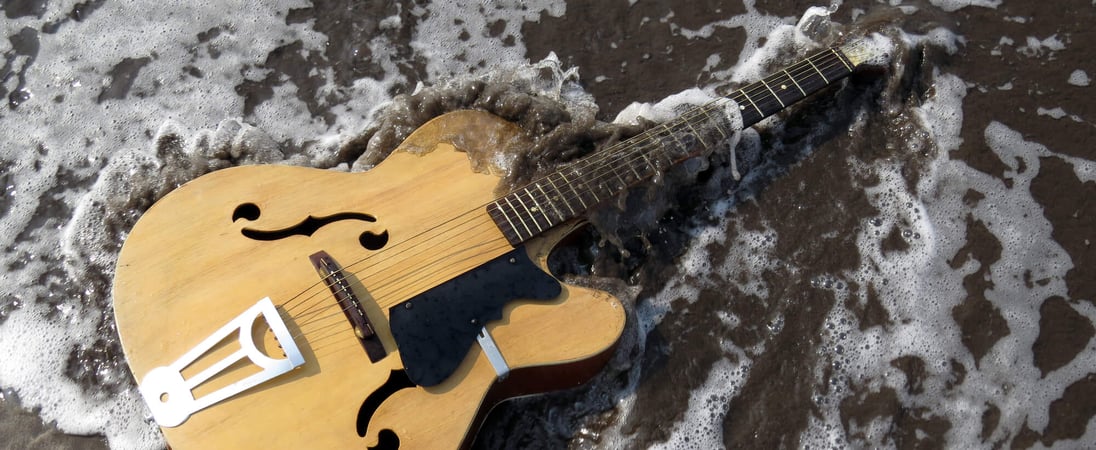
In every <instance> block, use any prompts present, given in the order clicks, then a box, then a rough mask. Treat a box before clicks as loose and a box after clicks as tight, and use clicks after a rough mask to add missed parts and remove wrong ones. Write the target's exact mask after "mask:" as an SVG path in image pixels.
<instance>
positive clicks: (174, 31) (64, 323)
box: [0, 0, 579, 449]
mask: <svg viewBox="0 0 1096 450" xmlns="http://www.w3.org/2000/svg"><path fill="white" fill-rule="evenodd" d="M77 3H78V1H77V0H67V1H59V2H49V3H48V8H47V10H46V12H45V13H44V14H43V16H42V17H22V18H18V19H12V20H8V21H6V22H5V25H10V26H11V27H13V28H12V29H22V28H23V27H30V28H31V29H36V30H37V29H41V28H42V26H43V25H44V24H45V23H47V22H52V21H59V20H67V19H68V15H69V13H70V12H71V11H72V10H73V8H74V7H75V6H76V4H77ZM478 5H479V3H478V2H464V3H462V4H460V5H457V4H452V3H447V2H433V4H431V5H430V8H431V10H430V11H427V10H421V11H418V13H419V16H420V17H421V16H423V15H424V14H426V13H429V14H427V15H426V16H425V19H424V20H423V22H422V23H421V24H419V26H418V27H417V28H416V29H415V35H414V36H415V38H414V42H412V45H413V46H415V47H416V48H417V49H419V50H421V52H420V53H419V56H421V57H423V58H424V59H425V63H426V65H427V67H428V70H429V72H430V74H431V78H430V79H428V80H427V81H436V80H437V77H441V76H447V75H448V74H449V73H466V72H467V71H468V70H475V71H479V72H483V71H485V70H489V69H494V68H495V66H496V64H499V63H509V64H520V63H522V62H524V52H525V47H524V43H523V42H522V40H521V35H520V27H521V24H522V23H523V22H524V21H526V20H536V19H537V18H539V17H540V15H541V14H549V15H555V16H559V15H561V14H562V13H563V11H564V9H563V8H564V4H563V2H559V1H544V2H533V3H530V2H513V4H492V5H490V6H489V7H487V6H485V8H488V9H487V10H486V11H485V12H483V13H480V12H477V10H476V7H477V6H478ZM309 6H311V5H310V4H309V3H308V2H306V1H289V2H281V3H278V4H276V5H271V4H267V3H263V2H255V1H246V0H233V1H229V2H208V1H200V2H191V3H162V2H143V1H139V2H105V3H103V4H102V5H101V6H100V7H98V9H96V10H95V11H94V12H93V13H92V14H90V15H88V16H87V17H86V18H85V19H84V20H82V21H73V20H67V21H66V22H65V23H63V24H62V25H61V26H60V27H59V28H58V30H57V32H55V33H51V34H46V33H41V34H39V35H38V36H37V37H38V40H39V43H40V50H39V53H38V57H37V59H36V60H35V61H34V62H33V63H32V64H29V65H28V67H27V71H26V80H27V85H26V88H25V89H26V90H27V91H28V93H29V95H30V100H28V101H26V102H24V103H23V104H21V105H20V106H19V107H18V108H15V109H5V112H4V113H3V116H4V117H3V121H4V123H5V126H4V127H0V161H4V162H5V163H6V164H9V165H8V166H7V167H6V168H5V172H6V174H9V173H10V176H11V178H10V186H5V187H4V189H5V192H4V195H5V196H6V197H7V199H6V200H8V201H10V205H9V207H8V208H7V210H6V211H5V212H4V213H2V214H0V248H4V249H6V251H5V252H4V253H3V254H2V255H0V264H3V265H4V266H5V267H17V269H14V270H12V271H10V272H8V273H6V274H5V278H4V279H5V283H2V284H0V297H3V298H10V299H14V300H15V301H16V302H17V304H18V305H20V306H19V308H17V309H16V310H15V311H13V312H12V313H11V314H10V317H8V318H7V320H6V321H5V322H4V323H3V324H0V353H2V354H4V355H5V356H4V362H3V364H0V387H4V388H11V389H13V390H14V391H15V392H16V393H17V394H18V396H19V398H20V399H21V401H22V403H23V404H24V406H26V407H28V408H40V415H41V417H42V418H43V420H45V421H47V422H54V423H56V424H57V426H58V427H59V428H61V429H62V430H64V431H67V432H72V433H101V434H104V435H105V436H106V437H107V439H108V440H109V441H110V444H111V446H113V447H115V448H127V449H128V448H158V447H162V446H163V442H162V438H161V437H160V435H159V433H158V431H157V430H156V427H155V426H154V425H153V424H151V423H150V422H149V421H148V419H147V417H148V413H147V411H146V410H145V407H144V404H143V403H142V402H141V400H140V397H139V396H137V395H134V393H133V392H130V391H125V392H121V393H119V394H117V395H107V394H106V393H104V392H95V391H87V392H86V391H84V390H83V389H82V388H81V387H79V386H77V385H76V384H75V383H74V382H72V381H71V380H69V379H68V378H67V377H66V376H65V368H66V364H67V358H68V356H69V354H70V353H71V352H72V351H73V350H74V349H76V348H80V347H81V346H86V345H89V344H90V343H92V342H95V340H96V339H97V337H99V335H100V333H101V330H97V329H96V323H97V318H98V317H99V312H98V311H93V310H86V311H85V310H84V308H88V306H86V300H83V299H81V298H77V297H76V296H75V294H74V293H79V292H80V289H79V288H78V287H74V288H73V289H71V290H67V291H64V292H55V291H52V290H51V288H50V287H49V286H46V285H43V284H42V283H40V282H39V279H40V278H42V277H43V276H45V274H49V273H51V271H54V270H56V269H57V268H58V267H64V270H65V276H66V277H67V280H68V281H69V284H73V285H74V286H79V283H80V280H83V279H85V277H87V276H88V273H89V272H90V273H97V274H101V275H104V276H107V277H109V276H110V274H111V273H113V259H114V257H115V254H116V252H117V249H116V248H113V247H112V246H113V245H116V242H117V237H116V236H109V235H107V233H109V232H110V231H109V230H106V229H104V228H105V227H104V225H103V220H104V218H105V217H106V214H107V212H106V211H107V210H108V209H115V210H118V209H122V210H125V209H129V208H132V207H133V206H126V207H122V206H119V205H124V204H125V202H126V201H128V200H130V196H132V195H143V194H147V193H149V192H155V191H160V190H165V189H167V188H169V187H170V186H166V185H165V184H166V183H169V182H170V181H169V179H174V180H177V181H178V182H181V181H185V180H186V179H188V178H191V177H193V176H197V175H199V174H200V173H201V171H203V170H208V167H209V166H210V165H211V164H212V165H216V164H218V163H217V161H218V159H219V158H228V157H229V156H231V157H232V158H234V159H236V160H237V161H243V162H251V163H258V162H275V161H277V162H286V163H292V164H301V165H313V166H321V167H330V166H333V165H334V160H333V158H334V156H335V154H336V152H335V151H334V150H335V149H337V148H339V147H340V146H341V145H342V144H344V143H346V142H347V141H348V140H350V139H353V138H354V134H353V133H354V132H356V131H358V130H360V129H362V128H363V124H364V123H366V122H367V121H368V120H369V119H370V118H371V117H372V114H373V112H374V111H375V110H376V108H377V107H378V106H380V105H381V104H382V103H384V102H386V101H388V100H389V99H390V95H389V92H391V91H392V88H393V87H394V86H396V84H397V83H400V82H405V81H406V80H405V79H404V78H403V76H402V75H401V74H400V73H399V67H398V66H397V64H396V63H395V59H396V58H397V55H395V54H394V50H393V48H394V47H393V46H392V45H391V44H392V43H391V42H389V41H388V39H387V37H385V36H384V35H383V34H382V35H379V36H378V37H375V38H373V39H372V40H371V41H370V42H369V43H368V46H369V49H370V51H371V52H372V56H371V61H372V62H373V63H375V64H376V65H378V66H379V67H380V68H381V72H382V74H381V76H379V77H377V78H378V79H375V78H373V77H363V78H361V79H358V80H356V81H354V83H353V84H352V85H351V86H337V85H336V84H335V82H334V78H335V75H334V72H333V71H332V70H331V69H330V68H318V69H315V70H313V71H312V73H310V74H309V76H310V77H311V78H312V79H313V80H318V81H320V83H321V86H320V87H319V92H318V93H317V95H316V97H317V98H315V99H314V100H315V101H316V103H317V104H318V105H320V106H321V107H324V108H327V109H328V111H330V112H331V113H332V114H331V117H334V123H331V124H329V123H325V122H324V121H323V120H320V119H317V118H314V117H312V116H311V114H309V112H308V108H307V105H305V103H304V101H302V100H301V99H300V97H299V96H300V95H301V93H300V92H299V91H298V88H297V86H296V85H294V83H293V82H284V83H274V85H273V86H272V94H273V95H272V97H271V98H270V99H268V100H266V101H264V102H261V103H259V104H258V106H257V107H256V108H255V111H254V113H253V114H252V115H251V116H249V117H248V119H247V120H248V121H249V122H250V124H247V123H244V122H243V120H242V119H234V118H235V117H238V116H240V115H241V114H242V111H243V102H244V100H243V97H241V96H240V95H239V94H238V93H237V92H236V91H235V87H236V86H238V85H240V84H242V83H243V82H245V81H248V80H250V81H259V80H262V79H264V78H265V77H266V76H268V75H269V74H271V73H273V72H272V69H270V68H266V67H264V65H265V61H266V59H267V57H268V55H269V54H270V53H271V52H272V51H273V50H274V49H276V48H278V47H280V46H283V45H286V44H288V43H292V42H295V41H301V42H302V50H301V52H302V56H308V55H314V54H316V53H320V52H323V50H324V48H325V46H326V45H327V40H328V38H327V36H325V35H324V34H322V33H319V32H317V31H315V30H314V29H313V28H312V27H313V26H314V25H315V23H314V22H313V21H309V22H307V23H298V24H292V25H287V24H286V23H285V17H286V15H287V14H288V11H289V10H290V9H293V8H303V7H309ZM256 11H262V13H256ZM460 17H464V18H465V19H466V26H465V27H466V28H467V29H468V30H470V31H471V35H472V36H471V39H470V40H469V41H468V42H460V41H459V40H458V39H457V38H456V37H457V35H458V34H459V33H460V31H461V30H462V27H459V26H457V25H455V24H454V23H453V19H454V18H460ZM495 20H502V21H504V22H505V31H504V32H503V33H502V34H501V35H500V36H497V37H488V36H482V35H481V34H479V33H478V31H479V30H483V29H486V25H487V24H489V23H493V21H495ZM401 24H402V21H401V20H400V18H399V17H398V16H393V17H389V18H385V19H383V20H381V22H380V25H379V26H380V27H382V28H385V27H388V28H391V27H398V26H400V25H401ZM213 28H217V29H218V30H219V32H218V33H209V34H208V35H209V36H210V38H209V40H208V41H207V42H199V40H198V38H197V37H196V36H197V34H198V33H202V32H205V31H207V30H211V29H213ZM103 30H109V32H105V31H103ZM508 36H513V38H514V39H513V41H512V42H513V45H512V46H509V47H508V46H506V45H504V44H503V43H502V40H503V39H505V38H507V37H508ZM2 41H3V42H2V43H0V46H2V47H3V50H5V51H6V50H10V45H9V42H8V41H7V40H6V39H5V40H2ZM447 43H457V44H452V45H450V44H447ZM455 45H459V46H460V47H461V48H462V49H468V51H469V52H470V53H469V54H468V58H467V63H465V64H458V63H457V62H455V61H454V60H453V59H452V58H451V56H453V55H454V54H455V52H454V51H453V48H454V46H455ZM125 58H131V59H140V58H148V59H147V62H145V63H144V65H143V66H142V67H141V68H140V70H139V71H136V72H135V76H134V77H133V83H132V86H131V87H130V89H129V90H128V92H126V93H125V97H124V98H108V97H103V98H100V93H101V92H103V90H104V89H105V88H107V87H108V86H110V85H111V83H112V77H111V71H112V70H113V69H114V68H115V65H117V64H118V63H119V62H121V61H122V60H123V59H125ZM481 60H483V61H486V66H487V67H486V68H482V67H480V66H479V65H478V64H479V62H480V61H481ZM28 63H29V60H28V59H27V58H22V57H20V58H19V59H17V61H16V69H21V68H22V66H23V65H27V64H28ZM187 66H193V67H194V68H195V69H197V70H198V71H200V72H201V76H200V77H199V76H196V75H191V74H187V72H186V71H185V70H184V68H185V67H187ZM530 70H533V69H530ZM192 73H196V72H192ZM283 81H284V80H283ZM5 86H6V87H13V85H10V84H5ZM119 94H121V92H120V91H119ZM557 94H558V95H562V96H564V97H568V98H573V97H575V96H576V95H579V94H576V93H574V92H573V88H571V87H567V88H566V89H562V90H560V91H559V92H557ZM331 98H334V99H335V100H334V101H335V104H331V101H330V100H329V99H331ZM184 124H185V125H184ZM165 136H177V138H178V139H180V140H182V141H183V142H182V143H181V145H179V146H177V147H172V148H174V150H170V152H175V153H172V154H170V155H164V154H160V153H159V150H158V149H157V148H156V147H155V143H156V141H157V140H159V139H161V137H165ZM281 142H288V143H290V144H295V145H297V146H298V148H300V150H301V151H299V152H295V153H294V154H292V155H291V156H290V159H288V160H285V159H284V156H283V155H282V153H281V145H280V144H279V143H281ZM173 164H175V165H173ZM176 165H180V166H176ZM184 166H186V167H184ZM190 166H193V168H188V167H190ZM342 169H343V170H346V169H347V167H345V165H344V166H343V167H342ZM160 170H164V171H166V172H164V173H160V172H159V171H160ZM165 174H170V176H166V177H165V176H164V175H165ZM43 202H56V203H57V204H59V205H63V206H67V207H69V208H71V211H67V210H58V208H56V207H50V208H40V205H41V204H42V203H43ZM47 204H49V203H47ZM83 295H84V296H90V297H93V298H99V299H101V296H103V295H106V294H105V293H102V292H85V293H84V294H83ZM68 297H72V298H68ZM36 299H50V301H51V302H53V303H55V304H58V305H59V306H58V307H57V308H56V310H54V309H51V308H47V307H45V306H44V305H45V303H39V302H37V301H36ZM111 370H114V371H113V372H104V373H102V374H98V376H100V377H102V378H104V379H107V380H108V381H109V380H110V379H116V378H118V377H126V376H128V375H126V369H125V368H124V367H116V368H114V369H111Z"/></svg>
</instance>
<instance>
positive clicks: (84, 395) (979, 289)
mask: <svg viewBox="0 0 1096 450" xmlns="http://www.w3.org/2000/svg"><path fill="white" fill-rule="evenodd" d="M3 13H4V17H2V18H0V24H2V25H0V30H2V31H3V33H2V34H3V35H4V39H0V55H3V56H2V57H0V60H2V61H3V63H2V65H0V94H2V97H3V98H5V99H6V100H7V104H6V106H5V107H3V108H0V136H2V138H0V181H2V183H0V187H2V188H3V191H2V192H0V261H2V263H3V272H2V273H3V280H4V283H2V285H0V388H2V389H3V391H2V392H3V398H2V399H0V436H3V439H0V440H2V441H4V444H3V445H0V448H5V449H7V448H11V449H15V448H81V449H93V448H108V447H109V448H119V449H121V448H127V449H128V448H163V447H164V446H165V445H166V444H165V442H164V440H163V437H162V435H161V434H160V431H159V429H158V427H157V426H156V425H155V423H154V422H153V421H152V419H151V416H150V413H149V410H148V409H147V407H146V406H145V405H144V403H143V400H142V398H141V395H140V394H139V393H138V392H137V387H136V386H137V382H136V380H135V377H134V375H133V374H132V373H130V371H129V369H128V366H127V365H126V359H125V354H124V352H123V350H122V344H121V343H120V342H119V340H118V331H117V329H116V327H115V323H114V318H113V307H112V305H113V303H112V301H113V299H112V279H113V275H114V273H115V263H116V261H117V258H118V253H119V251H120V249H121V246H122V245H123V242H125V238H126V237H127V235H128V232H129V230H130V229H131V228H132V227H133V225H134V223H135V222H136V221H137V220H138V218H139V217H140V215H141V214H142V213H143V212H144V211H145V210H147V209H148V207H149V206H150V205H151V204H152V203H153V202H155V201H156V200H158V199H159V198H161V197H163V196H164V195H165V194H166V193H167V192H170V191H171V190H172V189H174V188H175V187H177V186H179V185H181V184H183V183H185V182H187V181H189V180H192V179H194V178H196V177H198V176H201V175H203V174H206V173H209V172H212V171H216V170H219V169H223V168H226V167H230V166H235V165H249V164H266V163H275V164H286V165H296V166H308V167H316V168H321V169H328V170H332V171H340V172H364V171H368V170H370V169H371V168H373V167H374V166H375V165H376V164H377V163H379V162H380V161H381V160H383V159H384V158H385V157H386V155H387V154H388V152H390V151H391V150H392V149H393V148H394V147H395V145H396V144H398V143H399V141H400V140H402V138H403V137H405V136H406V135H407V134H408V133H409V132H410V131H411V130H413V129H414V128H415V127H417V126H419V125H421V124H422V123H424V122H425V121H426V120H427V119H429V118H431V117H433V116H435V115H437V114H440V113H441V112H444V111H446V110H450V109H461V108H478V109H483V110H487V111H489V112H492V113H495V114H498V115H502V116H504V117H507V118H508V119H509V120H512V121H514V122H516V123H518V124H519V125H520V126H522V127H523V129H524V130H525V131H526V132H527V133H528V135H529V136H530V139H531V141H532V142H536V143H537V145H536V146H535V147H534V148H523V149H509V150H507V152H512V153H507V154H505V155H504V157H500V158H499V159H498V160H499V161H503V163H500V164H502V165H503V166H504V167H503V168H504V169H505V170H504V172H505V173H504V176H505V177H507V178H508V180H511V181H513V183H515V185H520V183H522V182H524V181H528V180H530V179H534V178H536V177H537V176H538V175H541V174H543V173H545V171H547V170H550V169H552V168H554V167H556V166H557V165H559V164H564V163H566V162H567V161H570V160H573V159H575V158H577V157H581V156H584V155H589V154H596V153H597V152H598V151H601V150H603V149H604V148H605V147H606V145H608V144H609V143H611V142H612V141H613V140H614V139H616V138H619V137H621V135H624V136H625V137H626V136H627V135H630V134H634V133H636V132H638V130H639V129H642V128H644V127H649V126H651V123H652V122H650V121H646V120H639V119H636V117H637V116H645V117H647V118H648V119H650V120H654V121H658V120H661V119H659V117H665V116H667V115H672V114H675V113H676V112H679V111H681V109H675V106H679V105H682V104H684V105H688V104H695V103H697V102H700V101H702V100H698V99H703V98H714V96H717V95H728V94H730V93H731V92H733V91H734V90H735V89H737V88H738V87H741V86H743V85H745V84H747V83H750V82H753V81H756V80H758V79H760V78H761V77H762V76H765V75H767V74H770V73H774V72H776V71H779V70H781V69H782V68H784V67H787V66H788V65H790V64H793V63H795V62H796V61H798V60H801V59H802V58H803V57H805V56H807V55H808V54H811V53H812V52H815V51H818V50H821V49H825V48H827V47H829V46H833V45H838V46H839V45H842V44H843V43H846V42H849V41H850V40H854V39H858V38H861V37H871V39H873V41H872V42H874V43H876V44H877V46H876V47H873V48H874V49H876V51H877V52H879V53H886V55H885V58H881V59H880V61H878V62H875V63H873V64H871V67H863V68H861V69H860V70H857V71H856V72H855V73H853V74H852V75H851V76H850V77H849V78H848V79H847V80H844V81H841V82H837V83H834V85H833V86H830V87H829V88H826V89H824V90H822V91H821V92H819V93H818V94H816V95H814V96H811V97H809V98H807V99H805V100H803V101H801V102H799V103H798V104H796V105H792V106H790V107H788V108H787V109H785V110H783V111H781V112H780V113H778V114H777V115H775V116H773V117H772V118H769V119H766V120H764V121H762V122H761V123H759V124H758V125H757V126H755V127H753V128H751V129H748V130H744V131H743V132H742V133H740V134H739V135H738V136H737V137H736V139H737V145H736V146H733V147H732V148H726V147H727V146H726V145H724V146H722V147H720V148H715V149H712V152H711V153H710V155H707V156H703V157H700V158H693V159H691V160H690V161H688V162H686V163H685V164H682V165H680V166H678V167H676V168H674V169H670V170H667V171H666V172H665V173H660V174H659V176H658V177H657V178H658V180H657V182H656V183H654V184H644V185H641V186H638V187H635V188H632V189H630V190H629V191H627V193H625V194H623V195H622V196H621V197H620V198H619V199H616V200H614V201H609V202H604V203H603V204H602V207H601V208H597V209H596V210H595V211H594V212H592V213H590V214H588V215H587V217H588V220H589V222H590V224H589V225H588V226H587V227H586V228H584V229H583V230H581V231H579V232H578V233H577V234H576V235H575V237H574V239H572V240H570V241H568V242H566V243H565V244H563V245H562V246H561V247H560V248H559V251H558V252H557V254H558V256H557V257H556V258H554V259H553V260H551V264H552V267H553V269H555V272H554V273H555V275H556V276H557V277H559V278H560V279H562V280H564V281H567V282H570V283H574V284H578V285H582V286H588V287H594V288H596V289H600V290H605V291H608V292H610V293H611V294H613V295H614V296H616V297H618V298H620V299H621V301H622V302H623V303H624V305H625V306H626V308H627V311H628V324H627V326H626V328H625V332H624V336H623V337H622V339H621V342H620V343H619V345H618V346H617V349H616V351H615V353H614V354H613V355H612V356H611V358H610V360H609V363H608V365H607V367H606V368H605V369H603V370H602V371H600V372H599V374H598V375H597V376H595V377H594V379H593V380H591V381H590V382H589V383H587V384H585V385H584V386H582V387H579V388H575V389H570V390H567V391H563V392H558V393H552V394H548V395H543V396H535V397H529V398H521V399H516V400H513V401H510V402H506V403H503V404H502V405H500V406H499V407H497V408H496V409H495V410H494V411H493V412H492V413H491V415H490V416H488V418H487V420H486V422H485V424H484V426H483V428H482V429H481V431H480V433H479V438H478V439H477V441H476V447H477V448H575V449H587V448H589V449H596V448H664V449H677V448H719V447H723V448H793V447H794V448H805V447H811V448H819V447H822V448H848V447H878V448H891V447H894V448H938V447H961V448H1001V447H1006V446H1007V447H1010V448H1032V447H1038V446H1047V447H1056V448H1081V447H1090V446H1093V445H1096V426H1092V417H1093V415H1096V400H1094V399H1096V396H1094V395H1093V394H1092V391H1093V390H1094V389H1096V343H1094V341H1093V339H1092V338H1093V336H1094V335H1096V327H1094V321H1096V250H1094V249H1093V246H1092V241H1093V240H1096V232H1094V231H1093V230H1096V210H1094V208H1096V207H1094V206H1093V203H1092V201H1091V199H1092V198H1094V195H1096V161H1094V160H1096V151H1094V150H1093V148H1094V146H1093V143H1094V139H1093V136H1094V135H1096V122H1094V120H1096V119H1094V116H1096V111H1094V110H1093V108H1094V106H1093V102H1091V101H1089V97H1090V95H1091V92H1092V89H1093V87H1092V80H1091V77H1093V76H1096V63H1094V62H1093V61H1094V58H1093V56H1094V55H1096V52H1094V50H1092V49H1090V48H1088V46H1087V45H1086V44H1087V43H1089V42H1094V41H1096V39H1094V36H1093V32H1092V31H1091V30H1090V29H1089V28H1088V27H1086V25H1087V24H1088V23H1089V22H1090V21H1091V19H1093V18H1096V6H1094V4H1092V3H1091V2H1084V1H1065V2H1017V1H1009V0H996V1H994V0H970V1H960V0H931V1H898V0H896V1H891V2H871V1H840V0H837V1H834V2H833V3H831V4H809V3H803V2H793V1H775V2H764V3H763V2H753V1H741V0H738V1H735V0H728V1H711V2H696V3H688V4H685V3H681V4H678V3H675V2H663V1H645V0H638V1H618V2H612V3H609V2H594V1H581V2H580V1H570V2H564V1H548V0H545V1H535V2H491V3H481V2H446V3H441V2H433V3H431V2H421V3H419V2H411V1H407V2H393V3H385V4H376V5H362V4H354V3H351V2H344V1H331V2H319V1H317V2H314V3H309V2H304V1H301V2H293V3H289V2H286V3H279V4H277V5H273V6H271V5H268V4H265V3H262V2H255V3H250V2H245V1H239V2H226V3H209V4H204V3H195V4H189V5H161V4H158V3H153V2H133V3H129V4H123V3H121V2H117V3H116V2H111V1H92V2H87V3H74V2H10V3H7V4H5V5H4V6H3ZM705 96H707V97H705ZM424 105H426V106H424ZM515 105H520V106H515ZM530 105H532V106H530ZM613 130H615V131H613ZM614 133H615V134H614ZM275 300H276V299H275ZM165 326H166V325H165ZM353 401H360V400H358V399H355V400H353ZM339 419H340V418H329V420H335V421H337V420H339ZM348 432H349V433H353V432H354V430H353V429H349V430H348ZM363 445H364V444H363Z"/></svg>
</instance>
